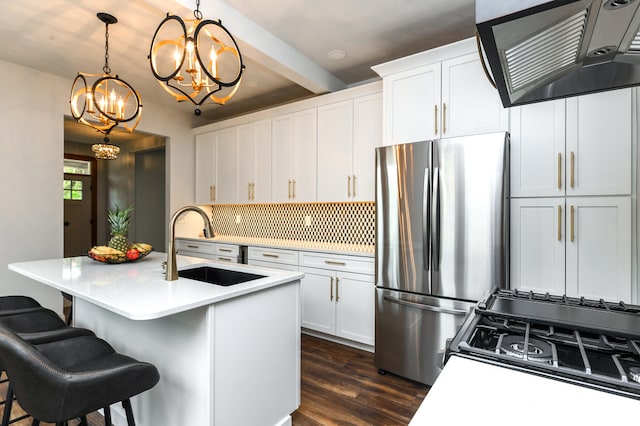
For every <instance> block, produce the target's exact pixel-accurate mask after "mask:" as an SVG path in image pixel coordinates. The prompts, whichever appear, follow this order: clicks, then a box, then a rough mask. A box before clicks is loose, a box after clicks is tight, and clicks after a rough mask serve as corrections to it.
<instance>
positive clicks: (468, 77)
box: [440, 53, 509, 138]
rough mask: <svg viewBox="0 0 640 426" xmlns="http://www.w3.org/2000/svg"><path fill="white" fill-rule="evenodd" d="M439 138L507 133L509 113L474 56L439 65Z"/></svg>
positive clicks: (478, 60)
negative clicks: (440, 87) (440, 73)
mask: <svg viewBox="0 0 640 426" xmlns="http://www.w3.org/2000/svg"><path fill="white" fill-rule="evenodd" d="M441 110H442V113H441V114H440V118H441V122H442V124H441V126H440V136H441V137H443V138H445V137H446V138H450V137H454V136H465V135H473V134H478V133H490V132H498V131H507V130H509V111H508V110H506V109H505V108H503V106H502V103H501V101H500V96H499V95H498V92H497V90H496V89H494V88H493V86H491V84H490V83H489V81H488V80H487V78H486V76H485V74H484V71H483V70H482V65H481V64H480V59H478V54H477V53H472V54H469V55H464V56H460V57H458V58H453V59H450V60H447V61H443V62H442V107H441Z"/></svg>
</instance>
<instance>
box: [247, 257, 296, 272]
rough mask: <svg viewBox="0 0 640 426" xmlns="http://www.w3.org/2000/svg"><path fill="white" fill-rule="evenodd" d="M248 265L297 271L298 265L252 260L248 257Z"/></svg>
mask: <svg viewBox="0 0 640 426" xmlns="http://www.w3.org/2000/svg"><path fill="white" fill-rule="evenodd" d="M249 265H250V266H258V267H260V268H274V269H282V270H284V271H296V272H297V271H298V267H297V266H296V265H287V264H286V263H276V262H265V261H263V260H252V259H249Z"/></svg>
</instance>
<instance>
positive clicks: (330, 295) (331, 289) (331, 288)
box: [329, 277, 333, 300]
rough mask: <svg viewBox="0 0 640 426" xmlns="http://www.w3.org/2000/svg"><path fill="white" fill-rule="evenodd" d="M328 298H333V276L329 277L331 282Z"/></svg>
mask: <svg viewBox="0 0 640 426" xmlns="http://www.w3.org/2000/svg"><path fill="white" fill-rule="evenodd" d="M329 300H333V277H331V284H329Z"/></svg>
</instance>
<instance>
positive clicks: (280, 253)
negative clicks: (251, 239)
mask: <svg viewBox="0 0 640 426" xmlns="http://www.w3.org/2000/svg"><path fill="white" fill-rule="evenodd" d="M247 260H248V262H247V263H248V264H249V265H253V266H259V267H265V268H275V269H284V270H285V271H297V270H298V252H297V251H296V250H286V249H277V248H268V247H252V246H249V249H248V255H247Z"/></svg>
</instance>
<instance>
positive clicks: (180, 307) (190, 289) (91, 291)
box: [9, 252, 304, 320]
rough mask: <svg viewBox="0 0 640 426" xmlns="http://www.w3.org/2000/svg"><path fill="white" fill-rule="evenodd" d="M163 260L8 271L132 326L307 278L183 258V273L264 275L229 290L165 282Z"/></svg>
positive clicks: (43, 263)
mask: <svg viewBox="0 0 640 426" xmlns="http://www.w3.org/2000/svg"><path fill="white" fill-rule="evenodd" d="M165 259H166V254H164V253H159V252H153V253H150V254H149V255H148V256H146V257H145V258H144V259H141V260H139V261H136V262H129V263H121V264H104V263H100V262H97V261H94V260H92V259H90V258H89V257H87V256H79V257H69V258H64V259H48V260H37V261H29V262H18V263H12V264H10V265H9V269H10V270H12V271H15V272H18V273H20V274H22V275H24V276H27V277H29V278H32V279H34V280H36V281H39V282H42V283H44V284H47V285H49V286H51V287H54V288H57V289H58V290H60V291H63V292H65V293H68V294H71V295H72V296H75V297H80V298H82V299H84V300H87V301H89V302H91V303H94V304H95V305H98V306H100V307H102V308H105V309H108V310H109V311H112V312H115V313H117V314H119V315H122V316H124V317H126V318H129V319H133V320H149V319H155V318H161V317H164V316H167V315H172V314H175V313H179V312H183V311H187V310H190V309H194V308H197V307H201V306H205V305H210V304H213V303H217V302H221V301H223V300H227V299H231V298H234V297H238V296H242V295H244V294H249V293H253V292H256V291H260V290H263V289H266V288H270V287H274V286H277V285H281V284H284V283H287V282H291V281H293V280H298V279H300V278H302V277H303V276H304V274H302V273H298V272H289V271H277V270H273V269H262V268H257V267H252V266H248V265H238V264H228V263H221V262H215V261H203V259H199V258H193V257H187V256H180V255H179V256H178V257H177V262H178V269H179V270H180V269H186V268H192V267H197V266H203V265H208V266H215V267H217V268H221V269H228V270H234V271H242V272H249V273H253V274H257V275H263V276H264V278H260V279H257V280H253V281H248V282H245V283H242V284H236V285H232V286H228V287H224V286H219V285H213V284H208V283H204V282H200V281H195V280H191V279H186V278H179V279H178V280H175V281H166V280H165V274H164V271H163V269H162V266H161V263H162V262H163V261H164V260H165Z"/></svg>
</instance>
